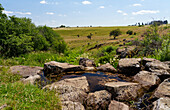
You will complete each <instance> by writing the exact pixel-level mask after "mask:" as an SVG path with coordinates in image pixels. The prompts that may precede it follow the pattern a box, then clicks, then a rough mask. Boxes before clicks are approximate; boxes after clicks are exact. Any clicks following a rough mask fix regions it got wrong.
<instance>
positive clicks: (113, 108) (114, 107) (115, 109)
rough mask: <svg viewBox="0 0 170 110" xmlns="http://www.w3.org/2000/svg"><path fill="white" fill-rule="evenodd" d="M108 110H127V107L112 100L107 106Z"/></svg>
mask: <svg viewBox="0 0 170 110" xmlns="http://www.w3.org/2000/svg"><path fill="white" fill-rule="evenodd" d="M108 110H129V106H128V105H126V104H124V103H122V102H118V101H115V100H112V101H111V103H110V104H109V108H108Z"/></svg>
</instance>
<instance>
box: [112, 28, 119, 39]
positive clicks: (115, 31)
mask: <svg viewBox="0 0 170 110" xmlns="http://www.w3.org/2000/svg"><path fill="white" fill-rule="evenodd" d="M121 34H122V32H121V31H120V29H115V30H113V31H111V32H110V37H111V36H114V39H116V37H117V36H119V35H121Z"/></svg>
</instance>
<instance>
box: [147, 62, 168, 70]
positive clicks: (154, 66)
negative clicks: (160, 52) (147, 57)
mask: <svg viewBox="0 0 170 110" xmlns="http://www.w3.org/2000/svg"><path fill="white" fill-rule="evenodd" d="M145 68H146V70H149V71H155V70H167V71H168V72H169V70H170V68H169V66H168V65H167V64H165V63H163V62H160V61H153V62H148V63H146V65H145Z"/></svg>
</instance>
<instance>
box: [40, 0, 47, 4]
mask: <svg viewBox="0 0 170 110" xmlns="http://www.w3.org/2000/svg"><path fill="white" fill-rule="evenodd" d="M40 3H41V4H48V3H47V2H46V1H45V0H42V1H40Z"/></svg>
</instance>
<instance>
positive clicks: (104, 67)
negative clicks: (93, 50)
mask: <svg viewBox="0 0 170 110" xmlns="http://www.w3.org/2000/svg"><path fill="white" fill-rule="evenodd" d="M97 70H98V71H103V72H112V73H115V72H117V71H116V69H115V68H114V67H113V66H112V65H111V64H109V63H107V64H104V65H102V66H100V67H97Z"/></svg>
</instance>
